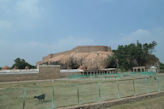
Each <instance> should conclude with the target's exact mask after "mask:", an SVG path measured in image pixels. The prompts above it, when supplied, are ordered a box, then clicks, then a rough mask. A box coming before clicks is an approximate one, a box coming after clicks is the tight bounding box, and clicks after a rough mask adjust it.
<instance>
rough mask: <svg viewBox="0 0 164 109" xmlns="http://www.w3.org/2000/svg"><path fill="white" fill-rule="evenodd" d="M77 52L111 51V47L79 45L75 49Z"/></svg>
mask: <svg viewBox="0 0 164 109" xmlns="http://www.w3.org/2000/svg"><path fill="white" fill-rule="evenodd" d="M73 51H75V52H96V51H105V52H111V48H110V47H108V46H78V47H76V48H74V49H73Z"/></svg>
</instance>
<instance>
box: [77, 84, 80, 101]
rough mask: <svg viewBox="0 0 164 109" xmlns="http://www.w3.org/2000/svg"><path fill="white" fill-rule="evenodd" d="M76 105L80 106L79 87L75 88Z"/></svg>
mask: <svg viewBox="0 0 164 109" xmlns="http://www.w3.org/2000/svg"><path fill="white" fill-rule="evenodd" d="M77 103H78V104H80V93H79V86H77Z"/></svg>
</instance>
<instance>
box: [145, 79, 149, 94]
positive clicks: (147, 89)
mask: <svg viewBox="0 0 164 109" xmlns="http://www.w3.org/2000/svg"><path fill="white" fill-rule="evenodd" d="M145 84H146V91H147V93H149V84H148V79H147V78H145Z"/></svg>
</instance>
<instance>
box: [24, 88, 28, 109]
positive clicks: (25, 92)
mask: <svg viewBox="0 0 164 109" xmlns="http://www.w3.org/2000/svg"><path fill="white" fill-rule="evenodd" d="M26 95H27V93H26V88H24V97H23V109H25V105H26V104H25V97H26Z"/></svg>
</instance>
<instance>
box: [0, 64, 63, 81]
mask: <svg viewBox="0 0 164 109" xmlns="http://www.w3.org/2000/svg"><path fill="white" fill-rule="evenodd" d="M56 78H60V66H59V65H40V66H39V72H38V73H13V74H12V73H10V74H5V73H3V74H0V82H7V81H25V80H44V79H56Z"/></svg>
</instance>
